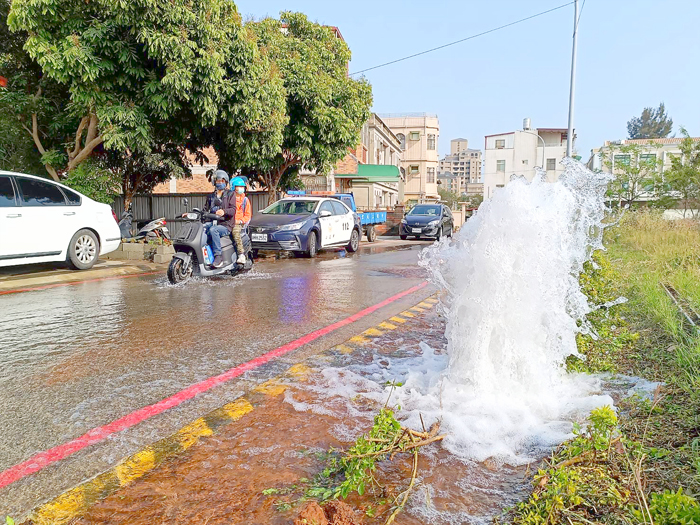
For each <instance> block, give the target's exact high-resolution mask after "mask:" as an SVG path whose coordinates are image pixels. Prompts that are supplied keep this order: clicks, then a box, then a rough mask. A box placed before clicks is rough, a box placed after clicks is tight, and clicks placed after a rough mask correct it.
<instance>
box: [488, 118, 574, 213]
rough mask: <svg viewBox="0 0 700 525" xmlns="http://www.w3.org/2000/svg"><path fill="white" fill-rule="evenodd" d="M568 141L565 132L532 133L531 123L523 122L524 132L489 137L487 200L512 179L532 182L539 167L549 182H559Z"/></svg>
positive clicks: (533, 130)
mask: <svg viewBox="0 0 700 525" xmlns="http://www.w3.org/2000/svg"><path fill="white" fill-rule="evenodd" d="M566 137H567V129H566V128H538V129H532V128H531V127H530V119H525V120H524V121H523V129H522V130H517V131H511V132H509V133H500V134H498V135H487V136H486V137H485V144H484V171H483V181H484V198H485V199H489V198H491V197H492V196H493V193H494V191H495V190H496V189H497V188H502V187H503V186H505V185H506V184H508V182H509V181H510V178H511V176H512V175H523V176H525V178H526V179H527V180H532V179H533V177H534V176H535V168H536V167H540V168H543V169H545V170H546V172H547V180H548V181H549V182H555V181H557V180H558V179H559V177H560V175H561V174H562V173H563V172H564V167H563V166H562V164H561V161H562V159H563V158H564V157H565V156H566ZM575 137H576V135H575V134H574V138H575Z"/></svg>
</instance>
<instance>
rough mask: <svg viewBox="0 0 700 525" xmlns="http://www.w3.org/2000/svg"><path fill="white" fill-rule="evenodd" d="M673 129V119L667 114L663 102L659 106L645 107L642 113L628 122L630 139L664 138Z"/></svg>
mask: <svg viewBox="0 0 700 525" xmlns="http://www.w3.org/2000/svg"><path fill="white" fill-rule="evenodd" d="M672 131H673V119H672V118H670V117H669V116H668V115H667V114H666V107H665V106H664V103H663V102H662V103H661V104H659V107H658V108H644V110H643V111H642V115H641V116H639V117H632V119H630V120H629V122H627V133H628V134H629V138H630V139H662V138H665V137H668V136H669V135H670V134H671V132H672Z"/></svg>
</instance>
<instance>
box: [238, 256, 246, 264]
mask: <svg viewBox="0 0 700 525" xmlns="http://www.w3.org/2000/svg"><path fill="white" fill-rule="evenodd" d="M236 262H237V263H238V264H245V255H244V254H240V255H239V256H238V259H236Z"/></svg>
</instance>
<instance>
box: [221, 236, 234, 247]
mask: <svg viewBox="0 0 700 525" xmlns="http://www.w3.org/2000/svg"><path fill="white" fill-rule="evenodd" d="M232 244H233V240H232V239H231V237H222V238H221V248H226V247H227V246H231V245H232Z"/></svg>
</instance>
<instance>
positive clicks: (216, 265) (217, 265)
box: [211, 255, 224, 268]
mask: <svg viewBox="0 0 700 525" xmlns="http://www.w3.org/2000/svg"><path fill="white" fill-rule="evenodd" d="M211 265H212V267H213V268H221V267H222V266H223V265H224V259H223V258H222V257H221V255H216V256H214V262H213V263H211Z"/></svg>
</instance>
